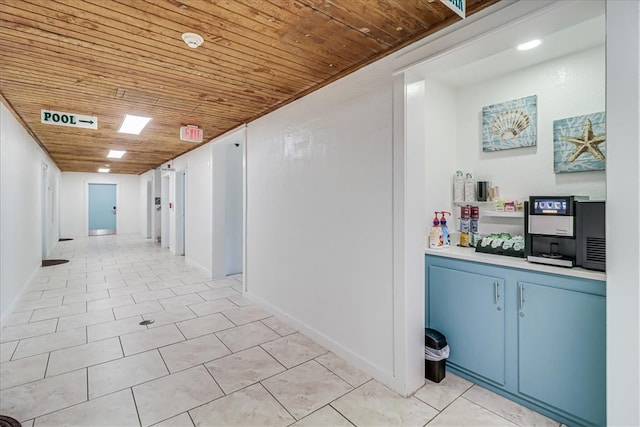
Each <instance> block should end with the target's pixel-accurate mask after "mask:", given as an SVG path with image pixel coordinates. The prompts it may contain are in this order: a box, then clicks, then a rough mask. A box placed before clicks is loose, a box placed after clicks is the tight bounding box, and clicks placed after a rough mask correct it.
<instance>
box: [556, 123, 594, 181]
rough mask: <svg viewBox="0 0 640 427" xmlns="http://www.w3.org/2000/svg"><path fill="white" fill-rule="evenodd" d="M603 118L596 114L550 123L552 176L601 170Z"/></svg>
mask: <svg viewBox="0 0 640 427" xmlns="http://www.w3.org/2000/svg"><path fill="white" fill-rule="evenodd" d="M605 125H606V115H605V112H604V111H602V112H600V113H593V114H587V115H584V116H576V117H569V118H566V119H560V120H554V121H553V171H554V172H555V173H568V172H583V171H594V170H604V169H605V163H606V153H607V150H606V144H605V142H606V140H607V136H606V128H605Z"/></svg>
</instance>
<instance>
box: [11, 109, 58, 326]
mask: <svg viewBox="0 0 640 427" xmlns="http://www.w3.org/2000/svg"><path fill="white" fill-rule="evenodd" d="M43 164H44V165H46V167H47V171H46V173H47V178H48V183H49V188H48V189H45V191H46V192H47V193H48V195H47V196H46V198H44V200H47V203H46V205H48V206H49V207H48V210H49V212H48V214H47V215H46V218H45V223H46V230H45V233H46V243H47V245H46V246H47V248H46V252H47V253H48V252H50V251H51V249H53V247H54V246H55V245H56V243H57V242H58V238H59V237H60V235H59V231H58V230H59V228H58V224H59V217H58V209H57V207H58V191H59V190H58V189H59V182H60V170H59V169H58V168H57V166H56V165H55V164H54V163H53V162H52V161H51V159H50V158H49V157H48V155H47V154H46V153H45V152H44V151H43V150H42V149H41V148H40V146H39V145H38V144H37V143H36V142H35V141H34V139H33V138H32V137H31V136H30V135H29V134H28V133H27V132H26V131H25V129H24V128H23V127H22V126H21V125H20V123H19V122H18V121H17V120H16V119H15V117H14V116H13V114H12V113H11V112H10V111H9V110H8V109H7V108H6V107H5V105H4V103H2V104H1V105H0V317H1V318H2V320H3V321H4V320H5V319H6V315H7V314H8V313H9V312H10V309H11V306H12V305H13V304H14V302H15V301H16V299H17V297H18V296H19V295H20V293H21V292H22V291H23V290H24V288H25V286H26V285H27V284H28V283H29V281H30V280H31V278H32V277H33V275H34V274H35V273H36V272H37V271H38V268H39V267H40V264H41V262H42V239H43V232H42V230H43V227H42V219H43V218H42V213H43V197H42V193H43V188H42V168H43Z"/></svg>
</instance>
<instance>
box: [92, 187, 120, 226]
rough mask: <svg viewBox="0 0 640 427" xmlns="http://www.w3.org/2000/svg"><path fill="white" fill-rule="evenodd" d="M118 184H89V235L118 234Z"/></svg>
mask: <svg viewBox="0 0 640 427" xmlns="http://www.w3.org/2000/svg"><path fill="white" fill-rule="evenodd" d="M116 211H117V205H116V184H89V215H88V216H89V236H103V235H108V234H116Z"/></svg>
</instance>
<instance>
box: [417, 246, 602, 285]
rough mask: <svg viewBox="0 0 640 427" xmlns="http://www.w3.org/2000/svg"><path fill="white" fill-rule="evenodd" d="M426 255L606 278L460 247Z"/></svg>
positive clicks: (432, 250) (585, 271) (429, 250)
mask: <svg viewBox="0 0 640 427" xmlns="http://www.w3.org/2000/svg"><path fill="white" fill-rule="evenodd" d="M424 253H425V254H426V255H436V256H443V257H447V258H456V259H461V260H465V261H474V262H482V263H485V264H491V265H498V266H503V267H512V268H520V269H523V270H532V271H537V272H541V273H551V274H560V275H563V276H571V277H580V278H583V279H592V280H602V281H606V280H607V276H606V274H605V273H604V272H601V271H593V270H587V269H584V268H580V267H573V268H567V267H556V266H553V265H544V264H535V263H532V262H529V261H527V260H525V259H524V258H515V257H510V256H504V255H493V254H485V253H480V252H476V249H475V248H471V247H469V248H463V247H460V246H450V247H448V248H445V249H429V248H427V249H425V250H424Z"/></svg>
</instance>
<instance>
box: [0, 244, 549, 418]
mask: <svg viewBox="0 0 640 427" xmlns="http://www.w3.org/2000/svg"><path fill="white" fill-rule="evenodd" d="M51 257H52V258H64V259H69V260H70V262H69V263H67V264H62V265H59V266H54V267H46V268H41V269H40V270H39V272H38V274H37V275H36V277H35V278H34V279H33V281H32V283H31V284H30V285H29V288H28V289H27V290H26V291H25V292H24V293H23V295H22V297H21V299H20V301H18V302H17V303H16V305H15V309H14V312H13V313H12V314H11V315H10V316H8V317H7V318H6V322H5V324H4V325H2V326H3V328H2V330H1V333H0V356H1V359H0V362H1V365H0V366H1V376H0V389H1V391H0V393H1V394H0V413H2V414H4V415H9V416H11V417H13V418H16V419H18V420H19V421H21V422H22V423H23V425H25V426H36V427H40V426H60V425H69V426H70V425H75V426H118V427H121V426H122V427H124V426H151V425H155V426H179V427H189V426H240V425H242V426H290V425H292V426H352V425H355V426H400V425H403V426H425V425H428V426H462V425H471V426H556V427H557V426H558V423H557V422H555V421H552V420H550V419H548V418H546V417H544V416H542V415H540V414H537V413H535V412H532V411H531V410H529V409H527V408H524V407H522V406H519V405H517V404H515V403H513V402H511V401H509V400H507V399H504V398H502V397H500V396H497V395H495V394H493V393H491V392H489V391H487V390H486V389H483V388H481V387H479V386H476V385H473V384H471V383H469V382H468V381H466V380H464V379H462V378H460V377H457V376H455V375H453V374H451V373H448V374H447V376H446V378H445V379H444V380H443V381H442V382H441V383H439V384H435V383H431V382H429V381H427V383H426V385H425V386H424V387H423V388H421V389H420V390H419V391H418V392H417V393H416V394H415V395H414V396H413V397H410V398H402V397H400V396H399V395H397V394H396V393H394V392H392V391H391V390H389V389H388V388H386V387H385V386H383V385H382V384H380V383H378V382H377V381H375V380H373V379H371V378H370V377H369V376H368V375H366V374H365V373H363V372H361V371H360V370H358V369H356V368H354V367H353V366H350V365H349V364H348V363H346V362H345V361H344V360H342V359H340V358H339V357H337V356H335V355H334V354H332V353H330V352H328V351H327V350H326V349H324V348H322V347H321V346H319V345H317V344H316V343H314V342H313V341H312V340H310V339H309V338H307V337H306V336H304V335H302V334H301V333H299V332H297V331H296V330H294V329H293V328H291V327H290V326H289V325H287V324H286V323H284V322H283V321H281V320H279V319H278V318H276V317H273V316H271V315H270V314H269V313H267V312H266V311H264V310H262V309H261V308H260V307H258V306H257V305H254V304H251V302H250V301H248V300H247V299H245V298H243V296H242V294H241V280H242V276H240V275H238V276H233V277H230V278H227V279H223V280H211V279H209V278H208V277H207V276H206V275H205V274H203V273H202V272H200V271H199V270H197V269H195V268H193V267H190V266H189V265H187V264H186V263H185V260H184V258H183V257H175V256H172V255H170V254H169V253H168V251H167V250H164V249H161V248H160V247H159V246H158V245H157V244H154V243H153V242H152V241H151V240H147V239H143V238H141V237H138V236H96V237H87V238H80V239H76V240H73V241H66V242H59V243H58V244H57V246H56V248H55V251H54V253H53V254H52V256H51ZM142 320H153V321H154V323H152V324H150V325H148V326H144V325H140V322H141V321H142Z"/></svg>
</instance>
